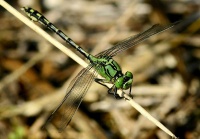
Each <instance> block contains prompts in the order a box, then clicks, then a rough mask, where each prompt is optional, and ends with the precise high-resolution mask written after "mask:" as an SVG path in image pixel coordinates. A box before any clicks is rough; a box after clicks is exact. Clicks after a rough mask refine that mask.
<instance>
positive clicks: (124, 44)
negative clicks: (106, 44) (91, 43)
mask: <svg viewBox="0 0 200 139" xmlns="http://www.w3.org/2000/svg"><path fill="white" fill-rule="evenodd" d="M178 23H179V22H175V23H172V24H170V25H167V26H161V25H159V24H156V25H153V26H152V27H151V28H149V29H148V30H146V31H144V32H142V33H139V34H137V35H135V36H131V37H129V38H127V39H125V40H123V41H121V42H119V43H117V44H116V45H115V46H113V47H111V48H110V49H107V50H105V51H103V52H101V53H99V54H97V55H96V56H97V57H101V56H110V57H113V56H115V55H116V54H118V53H119V52H121V51H125V50H126V49H129V48H130V47H133V46H135V45H137V44H138V43H140V42H142V41H144V40H145V39H147V38H149V37H150V36H153V35H155V34H158V33H160V32H162V31H165V30H167V29H169V28H171V27H173V26H174V25H176V24H178Z"/></svg>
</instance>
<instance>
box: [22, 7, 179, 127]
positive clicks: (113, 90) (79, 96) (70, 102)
mask: <svg viewBox="0 0 200 139" xmlns="http://www.w3.org/2000/svg"><path fill="white" fill-rule="evenodd" d="M21 9H22V10H23V11H24V12H25V13H26V14H27V16H28V17H29V18H30V19H31V20H32V21H35V22H39V23H41V24H43V25H45V26H46V27H47V28H48V29H50V30H51V31H53V32H54V33H56V34H57V35H58V36H60V37H61V38H62V39H63V40H64V41H65V42H67V43H68V45H70V46H72V47H73V48H74V49H76V50H77V51H78V52H80V54H82V55H83V56H84V57H85V58H86V59H88V61H89V65H88V66H87V67H86V68H83V69H82V70H81V71H80V72H79V73H78V74H77V76H76V77H75V78H74V79H73V80H72V81H71V83H70V84H69V86H68V88H67V91H66V95H65V96H64V98H63V100H62V101H61V103H60V104H59V105H58V106H57V108H56V109H55V110H54V111H53V112H52V113H51V115H50V116H49V118H48V119H47V121H46V123H45V125H46V124H47V123H48V122H49V121H51V120H52V118H53V117H54V116H55V114H56V113H57V111H58V110H59V109H60V108H61V107H62V108H64V109H65V114H64V116H63V117H62V118H61V122H60V125H59V127H60V128H59V130H60V131H62V130H64V129H65V128H66V127H67V126H68V124H69V123H70V121H71V120H72V118H73V116H74V114H75V112H76V111H77V110H78V108H79V106H80V104H81V102H82V100H83V98H84V96H85V95H86V93H87V91H88V89H89V87H90V86H91V84H92V82H93V81H95V82H97V83H99V84H101V85H104V86H105V83H109V84H111V85H112V87H110V88H108V87H107V88H108V93H109V94H113V95H114V97H115V98H117V99H118V98H123V96H122V97H121V96H119V95H118V94H117V90H119V89H120V90H122V91H123V90H128V89H129V96H131V87H132V83H133V74H132V73H131V72H130V71H127V72H125V73H123V72H122V70H121V67H120V65H119V64H118V63H117V62H116V61H115V60H114V59H113V57H114V56H116V55H117V54H118V53H120V52H122V51H125V50H127V49H129V48H131V47H133V46H136V45H137V44H138V43H140V42H142V41H144V40H146V39H147V38H149V37H151V36H153V35H155V34H158V33H160V32H163V31H165V30H167V29H169V28H172V27H174V26H175V25H176V24H177V23H178V22H175V23H172V24H169V25H167V26H161V25H159V24H155V25H153V26H152V27H151V28H149V29H147V30H146V31H144V32H142V33H139V34H137V35H135V36H131V37H129V38H127V39H125V40H122V41H121V42H119V43H117V44H116V45H114V46H113V47H111V48H109V49H107V50H104V51H102V52H100V53H98V54H97V55H92V54H89V53H87V52H86V51H85V50H84V49H83V48H82V47H80V46H79V45H77V44H76V43H75V42H74V41H73V40H72V39H71V38H69V37H68V36H67V35H66V34H65V33H63V32H62V31H61V30H59V29H58V28H57V27H56V26H55V25H54V24H53V23H51V22H50V21H49V20H48V19H47V18H46V17H45V16H43V15H42V14H41V13H39V12H38V11H37V10H34V9H32V8H30V7H23V8H21ZM98 74H99V75H100V76H101V77H102V78H98V77H97V76H98Z"/></svg>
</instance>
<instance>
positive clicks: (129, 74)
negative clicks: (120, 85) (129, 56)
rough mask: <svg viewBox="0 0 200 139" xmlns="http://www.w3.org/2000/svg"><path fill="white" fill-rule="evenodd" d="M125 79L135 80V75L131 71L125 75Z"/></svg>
mask: <svg viewBox="0 0 200 139" xmlns="http://www.w3.org/2000/svg"><path fill="white" fill-rule="evenodd" d="M125 77H128V78H129V79H132V78H133V74H132V73H131V72H130V71H127V72H126V73H125Z"/></svg>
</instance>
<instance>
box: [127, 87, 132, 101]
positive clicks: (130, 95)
mask: <svg viewBox="0 0 200 139" xmlns="http://www.w3.org/2000/svg"><path fill="white" fill-rule="evenodd" d="M128 95H129V97H131V98H132V99H133V95H132V94H131V87H130V91H129V94H128Z"/></svg>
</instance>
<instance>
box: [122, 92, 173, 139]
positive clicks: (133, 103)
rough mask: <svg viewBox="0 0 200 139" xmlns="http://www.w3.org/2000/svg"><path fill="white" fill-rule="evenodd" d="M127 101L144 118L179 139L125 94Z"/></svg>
mask: <svg viewBox="0 0 200 139" xmlns="http://www.w3.org/2000/svg"><path fill="white" fill-rule="evenodd" d="M124 97H125V100H126V101H128V102H129V103H130V104H131V106H133V107H134V108H135V109H136V110H137V111H139V112H140V113H141V114H142V115H143V116H145V117H146V118H147V119H149V120H150V121H151V122H153V123H154V124H155V125H156V126H158V127H159V128H160V129H162V130H163V131H164V132H166V133H167V134H168V135H170V136H171V137H172V138H177V137H176V136H175V135H174V134H173V133H172V132H171V131H170V130H169V129H167V128H166V127H165V126H164V125H163V124H161V123H160V122H159V121H158V120H156V119H155V118H154V117H153V116H151V115H150V114H149V113H148V112H147V111H146V110H145V109H144V108H142V107H141V106H140V105H139V104H138V103H136V102H135V101H134V100H133V99H131V98H130V97H129V96H128V95H127V94H124Z"/></svg>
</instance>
